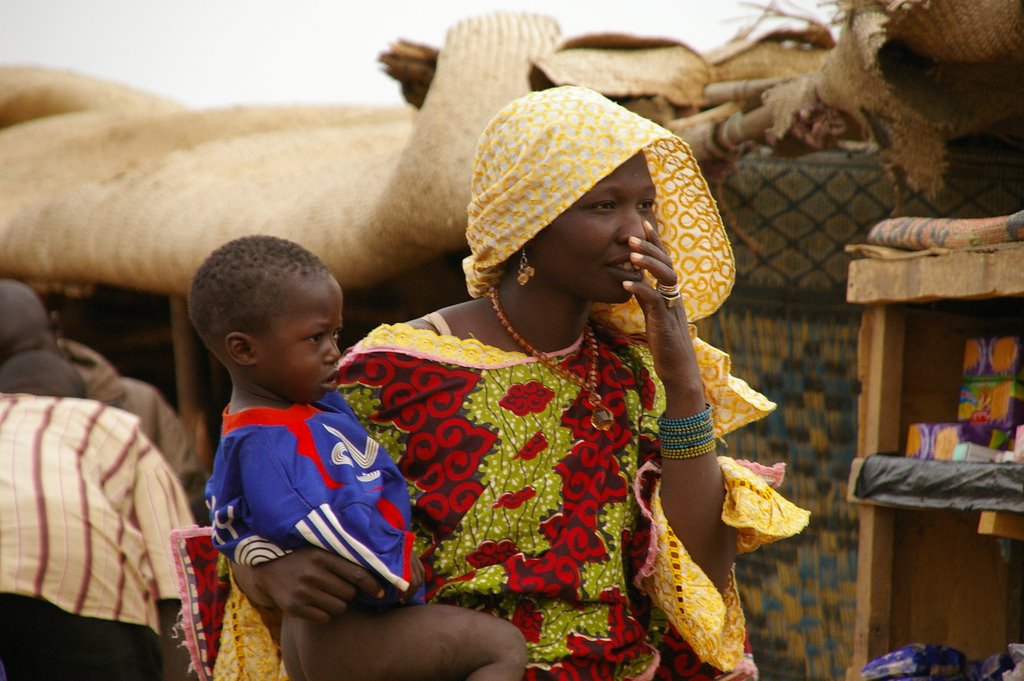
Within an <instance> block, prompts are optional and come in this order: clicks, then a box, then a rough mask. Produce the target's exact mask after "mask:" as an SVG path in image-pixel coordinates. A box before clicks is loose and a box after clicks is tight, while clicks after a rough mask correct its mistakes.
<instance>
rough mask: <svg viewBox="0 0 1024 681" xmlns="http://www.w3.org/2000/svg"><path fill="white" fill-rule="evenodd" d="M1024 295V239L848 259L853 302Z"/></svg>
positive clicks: (848, 296)
mask: <svg viewBox="0 0 1024 681" xmlns="http://www.w3.org/2000/svg"><path fill="white" fill-rule="evenodd" d="M1002 296H1024V245H1022V244H1006V245H1004V246H1003V247H999V248H989V249H971V250H967V249H964V250H957V251H952V252H949V253H945V254H942V255H934V256H921V257H916V258H905V259H895V260H886V259H883V258H862V259H859V260H854V261H852V262H851V263H850V268H849V275H848V279H847V286H846V300H847V301H848V302H851V303H861V304H878V303H890V302H926V301H930V300H939V299H943V298H952V299H961V300H970V299H978V298H997V297H1002Z"/></svg>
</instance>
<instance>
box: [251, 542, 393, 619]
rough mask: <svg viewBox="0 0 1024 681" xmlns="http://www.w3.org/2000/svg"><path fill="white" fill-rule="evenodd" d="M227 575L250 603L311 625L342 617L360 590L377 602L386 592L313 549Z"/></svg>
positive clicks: (354, 568)
mask: <svg viewBox="0 0 1024 681" xmlns="http://www.w3.org/2000/svg"><path fill="white" fill-rule="evenodd" d="M231 570H232V572H233V573H234V575H235V581H236V582H237V583H238V586H239V588H240V589H241V590H242V592H243V593H244V594H245V595H246V596H247V597H248V598H249V600H251V601H252V602H253V603H255V604H257V605H259V606H263V607H265V608H279V609H280V610H282V611H284V612H286V613H288V614H289V615H292V616H294V617H301V618H303V619H307V620H311V621H314V622H326V621H328V620H329V619H330V618H331V617H332V616H335V615H340V614H342V613H343V612H345V609H346V608H347V607H348V603H349V601H351V600H352V599H353V598H355V596H356V593H357V592H359V591H362V592H364V593H367V594H370V595H371V596H378V597H379V596H382V595H383V593H384V590H383V589H382V588H381V586H380V583H379V582H378V581H377V579H376V577H374V576H373V574H371V573H370V572H369V571H367V570H366V569H364V568H363V567H361V566H359V565H356V564H355V563H352V562H350V561H348V560H345V559H344V558H342V557H341V556H338V555H335V554H333V553H330V552H329V551H324V550H323V549H318V548H316V547H309V548H301V549H296V550H295V551H292V552H291V553H289V554H286V555H284V556H282V557H280V558H277V559H275V560H271V561H268V562H266V563H261V564H260V565H258V566H256V567H246V566H244V565H238V564H235V563H232V564H231Z"/></svg>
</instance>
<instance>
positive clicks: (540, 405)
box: [498, 381, 555, 416]
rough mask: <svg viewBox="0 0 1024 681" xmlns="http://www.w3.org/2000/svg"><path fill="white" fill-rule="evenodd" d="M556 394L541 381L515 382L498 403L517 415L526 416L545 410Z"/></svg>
mask: <svg viewBox="0 0 1024 681" xmlns="http://www.w3.org/2000/svg"><path fill="white" fill-rule="evenodd" d="M554 396H555V393H554V391H553V390H551V388H549V387H547V386H546V385H544V384H543V383H541V382H540V381H528V382H526V383H513V384H512V385H510V386H509V387H508V391H507V392H506V393H505V396H504V397H502V398H501V400H500V401H499V402H498V404H500V405H501V406H502V407H504V408H505V409H508V410H509V411H510V412H512V413H513V414H515V415H516V416H526V415H527V414H539V413H540V412H542V411H544V409H545V408H547V406H548V402H550V401H551V398H553V397H554Z"/></svg>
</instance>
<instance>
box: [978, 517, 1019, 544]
mask: <svg viewBox="0 0 1024 681" xmlns="http://www.w3.org/2000/svg"><path fill="white" fill-rule="evenodd" d="M978 534H987V535H992V536H993V537H1003V538H1005V539H1016V540H1017V541H1024V515H1021V514H1019V513H1009V512H1006V511H982V513H981V518H980V519H979V520H978Z"/></svg>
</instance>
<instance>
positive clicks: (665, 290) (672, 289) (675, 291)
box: [655, 281, 680, 297]
mask: <svg viewBox="0 0 1024 681" xmlns="http://www.w3.org/2000/svg"><path fill="white" fill-rule="evenodd" d="M655 288H656V289H657V290H658V293H660V294H661V295H662V296H665V297H671V296H678V295H679V290H680V289H679V284H678V283H677V284H675V285H674V286H666V285H665V284H662V283H661V282H660V281H659V282H658V284H657V285H656V286H655Z"/></svg>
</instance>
